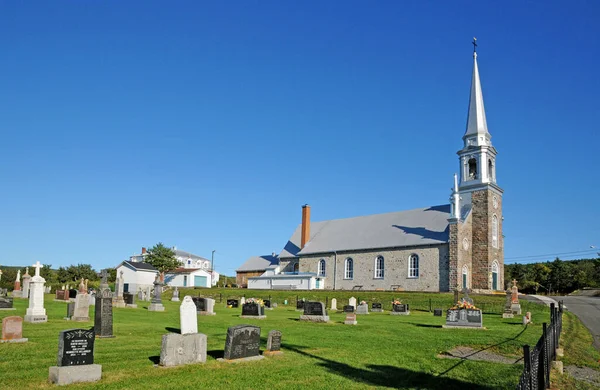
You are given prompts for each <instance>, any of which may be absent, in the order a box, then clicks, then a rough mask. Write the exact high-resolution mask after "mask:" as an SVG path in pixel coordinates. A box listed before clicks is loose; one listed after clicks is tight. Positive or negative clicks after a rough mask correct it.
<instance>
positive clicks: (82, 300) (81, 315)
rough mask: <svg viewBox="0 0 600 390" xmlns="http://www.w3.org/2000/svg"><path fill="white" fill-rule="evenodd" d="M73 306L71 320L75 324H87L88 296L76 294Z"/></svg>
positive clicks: (88, 317) (88, 318) (88, 316)
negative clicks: (75, 322)
mask: <svg viewBox="0 0 600 390" xmlns="http://www.w3.org/2000/svg"><path fill="white" fill-rule="evenodd" d="M70 304H71V303H69V305H70ZM74 306H75V308H74V309H73V317H71V320H73V321H77V322H87V321H89V320H90V298H89V297H88V294H77V297H76V298H75V305H74Z"/></svg>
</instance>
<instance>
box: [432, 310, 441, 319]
mask: <svg viewBox="0 0 600 390" xmlns="http://www.w3.org/2000/svg"><path fill="white" fill-rule="evenodd" d="M442 312H443V311H442V309H433V316H434V317H441V316H442Z"/></svg>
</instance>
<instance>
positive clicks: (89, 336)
mask: <svg viewBox="0 0 600 390" xmlns="http://www.w3.org/2000/svg"><path fill="white" fill-rule="evenodd" d="M94 336H95V334H94V331H93V330H86V329H69V330H63V331H61V332H60V334H59V337H58V362H57V365H56V366H53V367H50V372H49V375H48V379H49V381H50V382H51V383H55V384H58V385H68V384H71V383H78V382H96V381H99V380H100V379H101V377H102V366H101V365H99V364H94V339H95V337H94Z"/></svg>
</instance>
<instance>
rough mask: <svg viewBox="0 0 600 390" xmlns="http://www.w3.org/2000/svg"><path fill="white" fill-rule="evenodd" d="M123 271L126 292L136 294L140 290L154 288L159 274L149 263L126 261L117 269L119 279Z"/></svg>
mask: <svg viewBox="0 0 600 390" xmlns="http://www.w3.org/2000/svg"><path fill="white" fill-rule="evenodd" d="M121 271H123V279H124V281H125V283H124V286H123V290H124V292H131V293H134V294H135V293H136V292H137V291H139V290H140V289H142V290H144V289H146V287H152V288H154V284H153V283H154V280H155V279H156V275H157V274H158V270H157V269H156V268H154V267H153V266H151V265H150V264H147V263H141V262H133V261H124V262H122V263H121V264H120V265H119V266H118V267H117V277H119V276H120V275H121Z"/></svg>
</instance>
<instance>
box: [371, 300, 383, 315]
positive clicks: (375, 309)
mask: <svg viewBox="0 0 600 390" xmlns="http://www.w3.org/2000/svg"><path fill="white" fill-rule="evenodd" d="M371 311H372V312H377V313H381V312H382V311H383V305H382V304H381V303H379V302H373V303H372V304H371Z"/></svg>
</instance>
